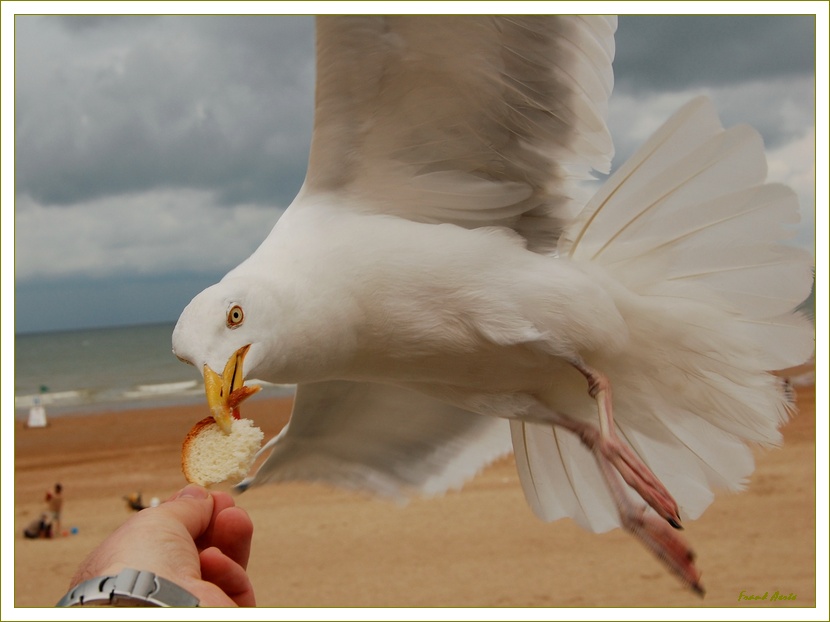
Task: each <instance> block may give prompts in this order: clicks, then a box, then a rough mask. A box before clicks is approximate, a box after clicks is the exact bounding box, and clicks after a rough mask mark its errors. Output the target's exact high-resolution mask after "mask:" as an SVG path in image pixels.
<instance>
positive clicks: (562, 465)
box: [510, 420, 619, 533]
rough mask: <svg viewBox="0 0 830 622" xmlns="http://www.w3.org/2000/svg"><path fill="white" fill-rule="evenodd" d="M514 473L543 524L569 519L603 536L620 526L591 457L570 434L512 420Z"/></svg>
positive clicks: (553, 428)
mask: <svg viewBox="0 0 830 622" xmlns="http://www.w3.org/2000/svg"><path fill="white" fill-rule="evenodd" d="M510 431H511V434H512V435H513V451H514V453H515V458H516V469H517V470H518V472H519V479H520V481H521V483H522V487H523V489H524V493H525V498H526V499H527V502H528V505H530V507H531V509H532V510H533V512H534V514H536V516H538V517H539V518H541V519H542V520H544V521H554V520H558V519H560V518H565V517H570V518H572V519H573V520H575V521H576V522H577V523H578V524H579V525H580V526H582V527H584V528H585V529H588V530H590V531H593V532H596V533H601V532H604V531H608V530H610V529H613V528H614V527H617V526H618V522H619V521H618V518H617V513H616V510H615V509H614V503H613V501H612V499H611V497H610V495H609V494H608V492H607V491H606V489H605V485H604V482H603V480H602V476H601V475H600V472H599V468H598V467H597V465H596V462H595V461H594V457H593V456H592V455H591V453H590V452H589V451H588V450H587V449H586V448H585V447H584V446H583V445H582V444H581V443H580V441H579V439H578V438H577V437H576V436H575V435H574V434H572V433H571V432H568V431H565V430H561V429H559V428H555V427H553V426H551V425H546V424H543V423H533V422H525V421H517V420H511V421H510Z"/></svg>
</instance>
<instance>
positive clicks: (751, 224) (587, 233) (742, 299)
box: [559, 98, 812, 318]
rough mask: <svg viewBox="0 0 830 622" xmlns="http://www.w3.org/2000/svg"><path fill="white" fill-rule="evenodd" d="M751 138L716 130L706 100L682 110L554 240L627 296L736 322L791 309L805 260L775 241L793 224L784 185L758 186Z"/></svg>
mask: <svg viewBox="0 0 830 622" xmlns="http://www.w3.org/2000/svg"><path fill="white" fill-rule="evenodd" d="M765 175H766V159H765V156H764V151H763V143H762V141H761V137H760V135H759V134H758V133H757V132H756V131H755V130H753V129H752V128H750V127H748V126H738V127H735V128H731V129H729V130H725V131H724V130H723V129H722V128H721V126H720V123H719V121H718V119H717V115H716V113H715V110H714V107H713V106H712V104H711V102H709V101H708V100H707V99H705V98H698V99H696V100H693V101H692V102H691V103H690V104H688V105H687V106H686V107H684V108H683V109H681V111H680V112H678V113H677V114H676V115H675V117H673V118H672V119H671V120H670V121H669V122H667V123H666V125H665V126H663V127H662V128H661V129H660V130H658V132H657V133H656V134H655V136H654V137H652V138H651V139H650V140H649V141H648V142H647V143H646V145H644V146H643V147H642V148H641V149H640V150H639V151H638V152H637V154H635V156H634V157H633V158H632V159H631V161H629V162H627V163H626V164H625V165H624V166H622V167H621V168H620V170H618V171H617V172H616V173H615V174H614V175H613V176H612V177H611V178H610V179H609V180H608V182H607V183H606V184H605V186H604V187H603V188H602V189H601V190H600V191H599V192H598V193H597V195H596V196H595V197H594V198H593V199H592V200H591V201H590V202H589V204H588V205H587V206H586V207H585V209H584V210H583V211H582V213H581V214H580V216H579V217H578V218H577V219H576V220H575V222H574V223H573V224H572V226H571V227H569V229H568V231H567V232H566V233H565V234H564V235H563V237H562V239H561V240H560V245H559V252H560V255H563V256H567V257H569V258H570V259H572V260H574V261H580V262H586V261H587V262H591V263H593V264H595V265H601V266H603V267H604V268H605V269H606V270H608V271H609V272H610V273H612V274H613V275H614V277H615V278H616V279H617V280H618V281H619V282H621V283H622V284H624V285H625V286H626V287H628V288H629V289H630V290H631V291H633V292H636V293H639V294H643V295H652V296H678V297H686V298H690V299H693V300H696V301H699V302H708V303H710V304H714V305H716V306H719V307H721V308H723V309H724V310H725V311H729V312H732V313H737V314H740V315H742V316H744V317H752V318H761V317H772V316H775V315H779V314H782V313H785V312H788V311H791V310H792V309H793V308H794V307H795V306H796V305H798V304H799V303H800V302H802V301H803V300H804V298H806V295H807V293H809V287H810V284H811V283H812V275H811V273H810V270H809V267H810V264H811V257H810V256H809V254H808V253H806V252H805V251H802V250H799V249H796V248H793V247H788V246H785V245H783V244H781V241H782V240H784V239H786V238H787V237H789V236H790V235H791V234H790V233H788V232H787V230H786V229H785V228H784V225H786V224H792V223H795V222H797V221H798V202H797V199H796V197H795V194H794V193H793V192H792V190H790V189H789V188H787V187H785V186H782V185H778V184H766V185H764V184H763V181H764V177H765Z"/></svg>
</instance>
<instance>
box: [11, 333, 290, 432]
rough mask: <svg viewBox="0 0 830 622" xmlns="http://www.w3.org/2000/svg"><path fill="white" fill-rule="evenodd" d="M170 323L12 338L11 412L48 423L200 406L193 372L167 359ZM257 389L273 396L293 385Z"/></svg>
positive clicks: (197, 378) (196, 376)
mask: <svg viewBox="0 0 830 622" xmlns="http://www.w3.org/2000/svg"><path fill="white" fill-rule="evenodd" d="M174 326H175V322H162V323H154V324H138V325H133V326H115V327H104V328H84V329H77V330H59V331H48V332H37V333H36V332H27V333H20V334H15V337H14V342H15V348H14V364H15V370H14V411H15V418H16V419H26V418H27V417H28V414H29V410H30V409H31V408H32V406H34V405H35V404H38V403H39V404H40V405H42V406H43V407H44V408H45V409H46V412H47V415H48V416H52V415H63V414H80V413H89V414H94V413H97V412H111V411H118V410H126V409H133V408H155V407H161V406H175V405H182V404H190V403H198V402H200V401H203V400H204V399H205V393H204V385H203V383H202V377H201V374H200V373H199V371H198V370H197V369H196V368H194V367H192V366H190V365H186V364H185V363H182V362H181V361H180V360H178V359H177V358H176V357H175V356H174V355H173V352H172V345H171V336H172V334H173V327H174ZM253 383H254V384H262V385H263V393H264V394H266V395H271V396H282V395H291V394H293V391H294V387H293V386H291V385H271V384H267V383H260V382H259V381H253Z"/></svg>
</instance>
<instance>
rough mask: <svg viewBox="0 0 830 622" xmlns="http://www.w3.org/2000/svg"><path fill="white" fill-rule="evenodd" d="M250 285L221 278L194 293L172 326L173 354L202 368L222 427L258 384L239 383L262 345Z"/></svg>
mask: <svg viewBox="0 0 830 622" xmlns="http://www.w3.org/2000/svg"><path fill="white" fill-rule="evenodd" d="M256 291H257V288H255V287H254V284H252V283H249V282H247V280H246V279H241V280H240V279H232V280H223V281H221V282H219V283H217V284H216V285H213V286H212V287H209V288H208V289H206V290H204V291H203V292H202V293H200V294H199V295H197V296H196V297H195V298H194V299H193V300H192V301H191V302H190V304H188V305H187V307H185V309H184V311H182V314H181V316H180V317H179V321H178V322H177V323H176V327H175V329H173V354H175V355H176V357H178V358H179V360H181V361H184V362H185V363H189V364H191V365H194V366H195V367H197V368H198V369H199V370H200V371H201V372H202V375H203V377H204V382H205V394H206V395H207V401H208V406H209V407H210V410H211V415H212V416H213V418H214V419H215V420H216V423H217V424H218V425H219V427H220V428H221V429H222V430H224V431H225V432H230V428H231V424H232V422H233V419H234V418H237V419H238V418H239V404H240V403H241V402H242V401H243V400H245V399H247V398H248V397H250V396H251V395H253V394H254V393H256V392H257V391H259V389H260V387H259V386H246V385H245V378H246V377H247V376H249V375H250V373H251V372H252V371H253V370H255V369H256V368H257V365H258V364H259V363H260V362H261V360H262V357H263V354H264V353H265V352H266V351H267V348H266V347H264V345H265V343H264V342H265V341H267V339H266V338H265V337H266V336H267V332H266V331H265V326H264V323H263V313H262V308H261V305H258V304H257V302H258V298H259V297H258V296H256V295H251V292H256Z"/></svg>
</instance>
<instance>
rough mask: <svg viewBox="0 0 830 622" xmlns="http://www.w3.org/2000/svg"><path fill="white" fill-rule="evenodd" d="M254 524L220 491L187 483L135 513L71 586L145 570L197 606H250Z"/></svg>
mask: <svg viewBox="0 0 830 622" xmlns="http://www.w3.org/2000/svg"><path fill="white" fill-rule="evenodd" d="M253 531H254V526H253V523H252V522H251V519H250V517H249V516H248V514H247V512H245V510H243V509H242V508H238V507H236V506H235V504H234V501H233V498H232V497H231V496H230V495H229V494H227V493H223V492H214V493H209V492H208V491H207V490H206V489H204V488H202V487H201V486H196V485H192V484H191V485H189V486H186V487H185V488H183V489H182V490H180V491H179V492H178V493H177V494H176V495H174V496H173V497H171V498H170V499H168V500H167V501H166V502H164V503H162V504H161V505H159V506H158V507H155V508H147V509H145V510H142V511H141V512H139V513H138V514H135V515H134V516H133V517H131V518H130V519H129V520H128V521H126V522H125V523H124V524H123V525H121V527H119V528H118V529H116V530H115V531H114V532H113V533H112V535H110V536H109V537H108V538H107V539H106V540H104V541H103V542H102V543H101V544H100V545H99V546H98V547H97V548H96V549H95V550H94V551H92V553H90V554H89V556H88V557H87V558H86V560H84V562H83V563H82V564H81V566H80V567H79V568H78V571H77V572H76V573H75V576H74V577H73V578H72V582H71V584H70V588H71V587H74V586H75V585H77V584H78V583H81V582H82V581H85V580H87V579H92V578H94V577H99V576H102V575H114V574H117V573H118V572H120V571H121V570H123V569H124V568H134V569H136V570H147V571H150V572H154V573H156V574H157V575H159V576H161V577H164V578H165V579H168V580H170V581H172V582H173V583H175V584H177V585H179V586H180V587H182V588H184V589H186V590H187V591H188V592H190V593H191V594H193V595H194V596H195V597H196V598H198V599H199V601H200V605H201V606H206V607H222V606H234V605H238V606H241V607H253V606H254V605H256V601H255V598H254V589H253V586H252V585H251V581H250V579H249V578H248V575H247V573H246V572H245V569H246V567H247V565H248V556H249V555H250V552H251V537H252V535H253Z"/></svg>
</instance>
